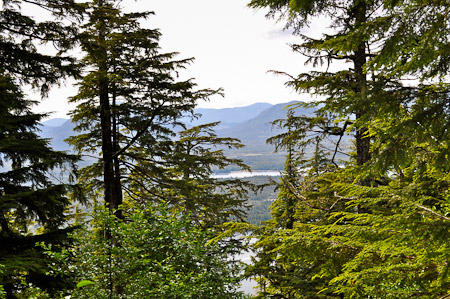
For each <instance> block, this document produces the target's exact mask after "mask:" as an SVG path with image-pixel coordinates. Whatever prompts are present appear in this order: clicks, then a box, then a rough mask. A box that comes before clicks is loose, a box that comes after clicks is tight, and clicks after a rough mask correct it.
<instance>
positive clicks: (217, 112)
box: [190, 103, 272, 128]
mask: <svg viewBox="0 0 450 299" xmlns="http://www.w3.org/2000/svg"><path fill="white" fill-rule="evenodd" d="M270 107H272V104H269V103H255V104H253V105H250V106H245V107H236V108H223V109H206V108H197V109H195V113H198V114H200V115H201V117H200V118H199V119H194V120H193V121H190V124H191V125H193V126H198V125H201V124H206V123H212V122H216V121H220V122H222V123H221V127H222V128H229V127H233V126H236V125H237V124H240V123H243V122H245V121H248V120H250V119H252V118H254V117H256V116H258V115H259V114H260V113H261V112H263V111H264V110H266V109H269V108H270Z"/></svg>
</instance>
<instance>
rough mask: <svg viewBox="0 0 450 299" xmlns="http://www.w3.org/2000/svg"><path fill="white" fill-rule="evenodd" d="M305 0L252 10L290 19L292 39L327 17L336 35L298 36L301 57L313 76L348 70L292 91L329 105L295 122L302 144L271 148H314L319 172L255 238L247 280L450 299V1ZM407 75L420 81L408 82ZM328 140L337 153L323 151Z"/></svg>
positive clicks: (305, 291)
mask: <svg viewBox="0 0 450 299" xmlns="http://www.w3.org/2000/svg"><path fill="white" fill-rule="evenodd" d="M303 2H304V1H276V0H274V1H271V0H270V1H258V0H255V1H251V3H250V6H252V7H255V8H261V7H268V8H269V9H270V11H269V16H275V15H280V16H281V17H283V18H284V17H286V19H287V22H288V23H287V26H289V27H293V28H294V29H295V32H296V33H299V32H300V31H299V30H300V29H301V28H303V27H304V26H305V25H307V24H308V22H310V21H311V20H312V19H313V18H315V17H317V16H328V17H330V18H331V25H332V28H333V29H334V30H335V31H334V33H332V34H327V35H324V36H323V37H322V38H308V37H304V36H301V37H302V38H303V43H301V44H300V45H295V46H294V47H293V48H294V50H295V51H299V52H300V53H302V54H305V55H306V56H307V57H308V59H309V60H308V62H309V63H312V65H313V66H314V67H316V68H320V67H321V66H323V65H325V66H326V65H328V66H330V63H331V62H333V61H336V60H342V59H345V60H346V61H347V62H350V63H352V65H351V66H349V69H345V67H344V68H342V69H341V70H338V71H337V72H334V73H332V72H329V71H328V69H327V70H326V71H320V70H315V71H312V72H309V73H305V74H300V75H299V76H297V77H291V79H292V80H291V81H290V82H288V84H289V85H290V86H292V87H293V88H295V89H296V90H298V91H301V92H305V91H306V92H310V93H314V94H317V95H321V96H324V99H323V100H321V101H320V102H321V103H322V105H321V106H319V109H318V110H317V112H316V116H315V117H305V118H300V119H299V120H303V122H297V127H296V130H293V132H294V135H292V136H289V134H288V135H286V136H284V137H286V138H284V137H283V138H281V140H280V139H275V140H276V141H277V140H280V141H281V143H280V145H281V146H285V147H287V148H288V147H289V146H292V145H293V143H292V140H294V141H295V142H296V144H295V145H298V146H299V147H300V148H299V150H300V151H302V150H304V146H305V145H306V144H308V143H313V142H315V143H316V145H317V146H316V154H315V155H314V158H313V160H311V162H313V163H315V164H316V165H322V166H320V167H314V166H313V167H312V168H311V169H310V171H309V172H308V173H307V174H306V175H305V177H303V178H301V179H298V178H297V179H295V180H294V181H293V183H292V186H293V187H292V188H290V189H287V190H284V191H283V192H281V193H280V195H281V196H283V198H284V201H283V200H280V201H278V202H276V203H275V204H274V206H273V207H272V210H273V213H274V216H275V217H273V219H272V220H271V221H268V222H267V223H266V224H265V225H264V226H262V227H261V228H259V229H257V230H255V232H254V236H255V237H256V238H257V242H256V243H255V245H254V247H255V252H256V259H255V261H254V265H253V266H252V267H250V268H249V271H250V274H251V275H255V276H256V277H259V279H260V287H261V290H262V291H261V293H260V296H261V297H264V298H266V297H271V296H275V297H276V296H278V297H280V298H332V297H341V298H345V297H350V298H408V297H410V298H411V297H412V298H441V297H442V298H443V296H447V294H448V288H449V286H448V280H449V274H448V267H447V263H448V262H447V261H448V254H449V250H448V246H447V244H446V242H445V239H446V238H448V236H447V235H448V220H449V219H448V212H449V211H448V194H447V193H448V191H447V187H448V185H449V182H448V177H449V176H448V173H449V168H448V163H447V160H448V159H447V158H448V145H447V142H446V140H448V138H447V137H448V136H447V131H448V130H447V129H446V126H447V124H448V119H447V116H448V99H447V98H448V84H447V83H446V82H445V79H444V78H445V77H446V76H447V75H448V61H449V59H448V58H449V56H448V49H444V47H446V46H444V44H445V45H448V43H447V40H448V36H449V35H448V33H449V27H448V24H447V18H446V16H447V13H446V12H448V4H446V3H441V2H433V1H425V2H423V1H410V2H403V1H344V2H342V1H310V3H309V4H306V3H303ZM446 48H448V47H446ZM411 78H414V79H416V80H417V82H420V84H416V85H415V84H414V83H413V84H408V85H406V84H405V81H404V80H402V79H411ZM312 105H316V104H312ZM285 123H289V119H288V120H287V121H286V122H285ZM353 132H354V133H355V134H354V138H355V146H356V148H355V149H356V152H353V153H352V152H350V151H349V149H348V148H347V149H344V150H345V153H346V154H348V155H351V158H352V159H351V160H350V161H348V162H346V163H338V162H337V161H336V160H335V157H336V156H337V153H338V152H340V151H342V148H340V142H341V140H342V138H343V136H344V135H345V134H350V133H353ZM328 136H336V137H335V141H336V144H335V146H334V150H333V149H332V150H329V151H323V150H324V143H323V141H324V140H325V139H326V138H328ZM291 137H292V139H291ZM321 151H322V152H321ZM324 158H325V159H324ZM289 160H290V157H289V158H288V163H289ZM327 160H329V162H326V161H327ZM330 160H331V161H330ZM324 162H325V163H324ZM330 162H331V163H332V164H334V167H329V166H326V165H327V164H329V163H330ZM306 165H307V164H301V166H302V167H306ZM338 165H339V167H336V166H338ZM305 172H306V171H305ZM285 182H286V181H285ZM294 183H295V184H294ZM282 184H283V181H282ZM281 186H282V185H281ZM289 193H290V194H291V195H293V197H292V199H293V200H289V197H288V196H287V195H288V194H289ZM292 202H294V206H295V213H294V215H293V216H292V213H288V212H289V209H288V207H292ZM289 219H292V220H293V225H292V226H291V225H289V221H287V220H289Z"/></svg>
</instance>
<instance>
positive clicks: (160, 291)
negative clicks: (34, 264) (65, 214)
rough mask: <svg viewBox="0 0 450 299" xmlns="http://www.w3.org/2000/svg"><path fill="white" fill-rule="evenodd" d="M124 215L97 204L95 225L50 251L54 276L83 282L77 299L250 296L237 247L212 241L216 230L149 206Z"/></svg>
mask: <svg viewBox="0 0 450 299" xmlns="http://www.w3.org/2000/svg"><path fill="white" fill-rule="evenodd" d="M124 215H125V218H126V219H125V220H119V219H117V218H116V217H114V216H112V215H110V214H109V212H108V210H106V209H105V208H102V207H98V206H97V207H95V209H94V211H93V214H92V222H91V223H90V225H89V226H90V227H92V228H93V229H92V230H84V229H83V230H79V231H77V232H75V233H74V234H73V238H74V246H73V247H71V249H69V250H67V251H64V252H63V254H61V253H57V252H56V253H54V252H52V251H51V250H50V251H48V252H47V253H48V254H50V255H51V256H52V257H53V258H54V259H55V261H57V262H56V266H55V268H54V270H53V271H54V272H53V273H54V275H60V274H61V273H64V274H67V272H69V273H70V274H71V275H72V277H74V279H75V281H76V282H78V287H77V288H75V289H74V290H73V291H72V293H71V298H244V297H245V296H244V295H243V294H242V293H240V292H238V291H237V288H238V287H239V282H240V279H241V272H242V271H241V270H242V268H241V266H240V265H239V261H235V260H234V259H233V258H232V256H230V255H229V254H230V253H231V252H232V251H233V250H232V248H231V247H226V248H224V247H221V246H220V244H218V243H211V242H209V240H210V238H211V236H212V235H211V234H210V233H209V232H207V231H205V230H203V229H199V228H197V227H195V226H193V225H192V224H191V221H190V219H189V217H186V216H183V215H181V214H176V213H175V214H174V213H172V212H170V211H169V210H168V209H167V208H165V207H163V206H149V205H146V206H139V207H135V208H132V209H130V210H128V211H127V212H126V213H124ZM105 235H108V236H109V238H105ZM117 244H120V246H118V245H117ZM48 249H51V248H48Z"/></svg>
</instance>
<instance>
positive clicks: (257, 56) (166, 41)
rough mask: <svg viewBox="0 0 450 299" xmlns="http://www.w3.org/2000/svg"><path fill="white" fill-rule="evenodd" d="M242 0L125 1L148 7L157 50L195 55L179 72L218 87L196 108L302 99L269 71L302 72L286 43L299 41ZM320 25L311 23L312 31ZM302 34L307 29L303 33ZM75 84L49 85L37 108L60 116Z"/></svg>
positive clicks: (140, 8)
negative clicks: (157, 33)
mask: <svg viewBox="0 0 450 299" xmlns="http://www.w3.org/2000/svg"><path fill="white" fill-rule="evenodd" d="M247 2H248V1H246V0H227V1H223V0H190V1H186V0H170V1H169V0H138V1H134V0H125V1H123V3H122V5H123V6H124V7H125V9H126V10H127V11H147V10H150V11H154V12H155V13H156V15H155V16H153V17H150V19H149V20H148V21H146V22H145V23H144V26H145V27H148V28H159V29H160V31H161V33H162V38H161V42H160V45H161V48H162V51H163V52H172V51H175V52H179V53H180V55H179V58H188V57H195V61H194V63H193V64H192V65H191V66H190V67H189V68H188V69H187V70H186V71H184V72H183V73H182V76H183V77H184V78H186V77H189V78H195V81H196V82H197V84H198V86H199V88H219V87H222V88H223V89H224V91H225V97H224V98H222V97H219V96H217V97H214V98H212V99H211V101H210V102H207V103H204V102H203V103H199V107H208V108H225V107H238V106H246V105H250V104H253V103H256V102H268V103H272V104H276V103H284V102H289V101H292V100H308V96H305V95H303V96H299V95H297V94H296V93H295V92H294V91H292V90H291V89H289V88H287V87H285V86H284V83H285V81H286V80H287V78H285V77H282V76H281V77H280V76H274V75H273V74H271V73H268V72H267V71H269V70H278V71H284V72H288V73H291V74H298V73H300V72H303V71H305V70H306V69H305V66H304V58H303V57H302V56H301V55H300V54H296V53H293V52H292V51H291V49H290V47H289V46H288V44H292V43H296V42H299V39H298V37H294V36H292V35H291V34H290V32H285V31H283V25H284V23H276V21H275V20H268V19H266V18H265V11H262V10H261V11H255V10H253V9H250V8H248V7H247V6H246V5H247ZM320 25H321V24H313V25H312V27H311V29H309V30H308V31H314V30H315V27H318V26H320ZM306 33H308V32H306ZM75 93H76V89H75V88H74V87H73V86H72V83H71V82H69V83H67V84H66V86H64V87H62V88H60V89H54V90H53V91H52V92H51V94H50V97H49V98H48V99H46V100H44V101H43V102H42V103H41V104H40V105H39V107H37V109H36V110H37V111H39V112H41V111H47V112H48V111H54V112H55V113H54V114H53V115H52V117H66V116H65V115H66V113H67V112H68V111H69V110H70V107H69V106H68V105H67V104H66V102H67V100H66V99H67V97H69V96H71V95H74V94H75Z"/></svg>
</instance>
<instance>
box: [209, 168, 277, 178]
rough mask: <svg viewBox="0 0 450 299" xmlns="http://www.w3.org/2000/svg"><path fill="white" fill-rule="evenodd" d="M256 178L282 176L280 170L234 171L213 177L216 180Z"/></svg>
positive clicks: (216, 174)
mask: <svg viewBox="0 0 450 299" xmlns="http://www.w3.org/2000/svg"><path fill="white" fill-rule="evenodd" d="M254 176H280V171H278V170H255V171H232V172H227V173H215V174H213V175H212V176H211V177H212V178H215V179H230V178H239V179H241V178H249V177H254Z"/></svg>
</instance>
